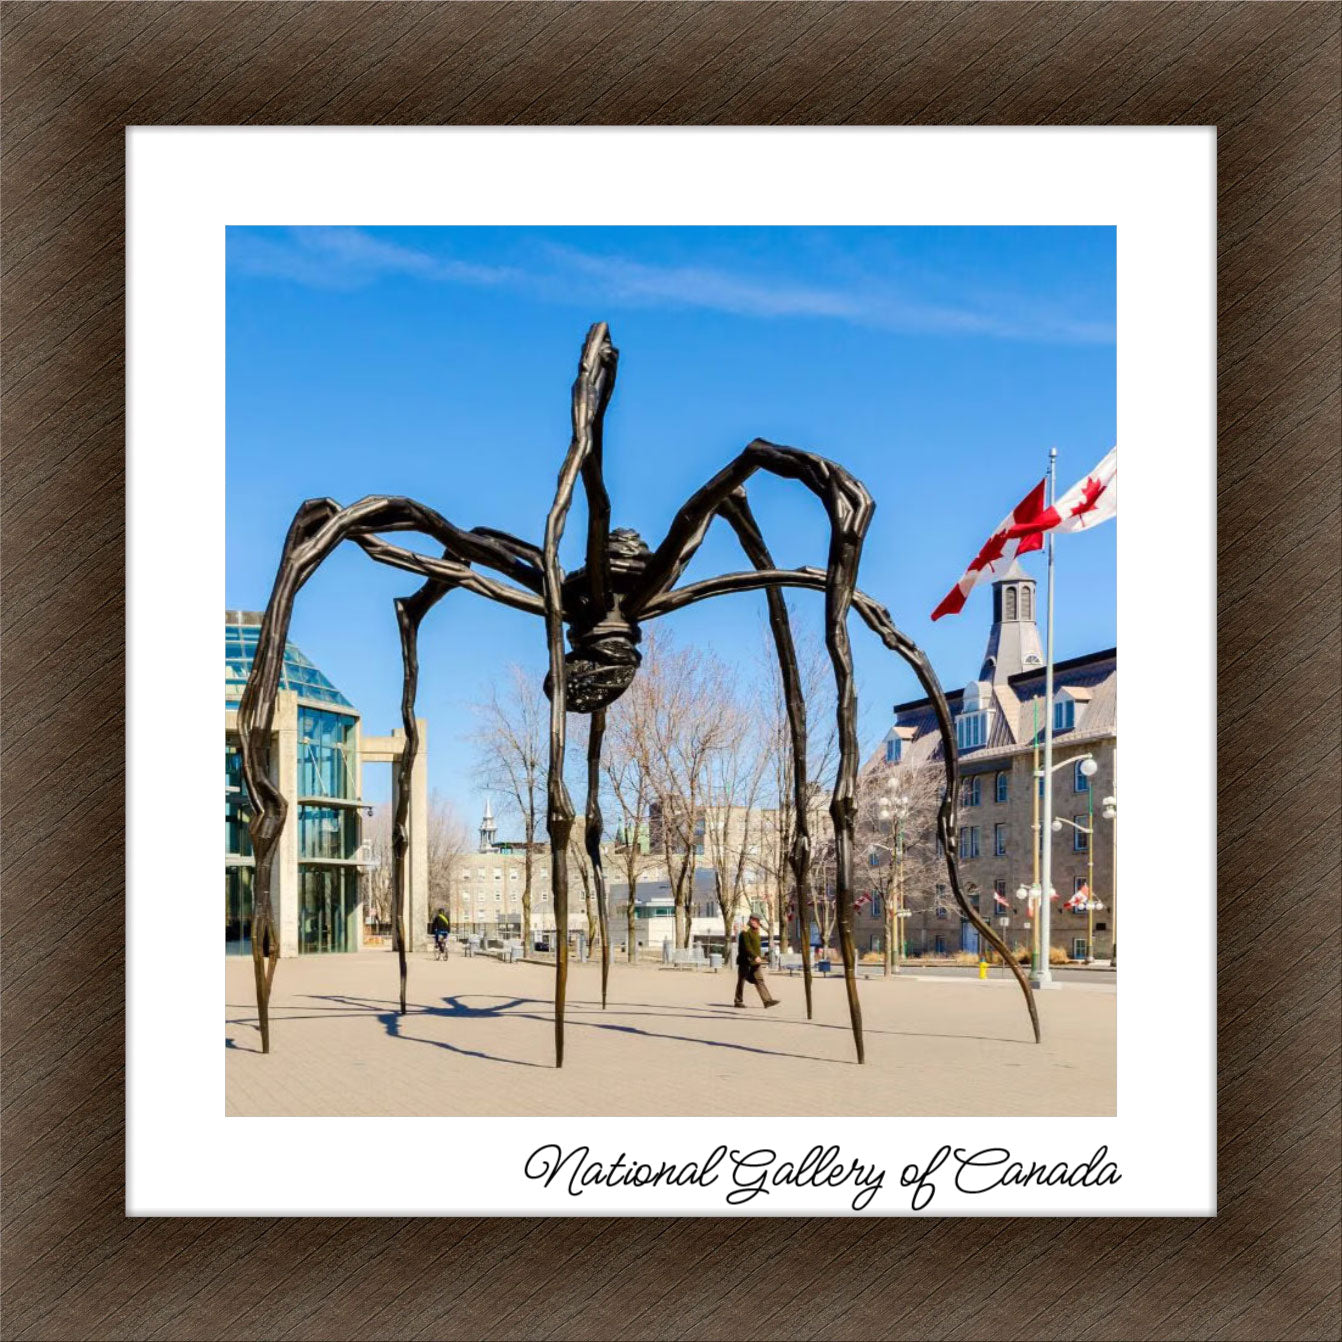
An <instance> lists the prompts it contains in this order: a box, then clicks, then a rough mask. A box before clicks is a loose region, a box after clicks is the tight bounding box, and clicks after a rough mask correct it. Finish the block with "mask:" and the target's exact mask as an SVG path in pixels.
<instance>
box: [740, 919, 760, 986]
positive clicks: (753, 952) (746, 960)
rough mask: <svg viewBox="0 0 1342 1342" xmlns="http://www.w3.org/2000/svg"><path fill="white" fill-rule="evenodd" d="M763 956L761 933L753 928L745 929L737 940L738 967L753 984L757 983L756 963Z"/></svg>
mask: <svg viewBox="0 0 1342 1342" xmlns="http://www.w3.org/2000/svg"><path fill="white" fill-rule="evenodd" d="M763 954H764V952H763V951H762V950H761V949H760V934H759V932H758V931H756V929H755V928H753V927H747V928H745V929H744V930H743V931H742V933H741V935H740V936H739V937H737V938H736V967H737V969H739V970H740V971H741V973H742V975H743V976H744V977H745V978H747V979H749V980H750V982H751V983H754V982H755V961H756V960H758V959H759V958H760V956H761V955H763Z"/></svg>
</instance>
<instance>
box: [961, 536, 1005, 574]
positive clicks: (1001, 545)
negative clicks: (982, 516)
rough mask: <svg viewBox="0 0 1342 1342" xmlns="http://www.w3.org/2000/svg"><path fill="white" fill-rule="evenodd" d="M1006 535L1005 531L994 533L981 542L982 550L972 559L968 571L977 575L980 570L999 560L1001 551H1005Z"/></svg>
mask: <svg viewBox="0 0 1342 1342" xmlns="http://www.w3.org/2000/svg"><path fill="white" fill-rule="evenodd" d="M1006 543H1007V534H1006V532H1005V531H996V532H994V533H993V534H992V535H991V536H989V537H988V539H987V540H986V541H984V542H983V549H981V550H980V551H979V552H978V554H977V555H976V556H975V557H974V562H973V563H972V564H970V566H969V571H970V572H971V573H977V572H978V571H979V570H980V569H983V568H987V567H988V565H989V564H991V563H992V562H993V561H994V560H996V559H1001V557H1002V551H1003V550H1005V549H1006Z"/></svg>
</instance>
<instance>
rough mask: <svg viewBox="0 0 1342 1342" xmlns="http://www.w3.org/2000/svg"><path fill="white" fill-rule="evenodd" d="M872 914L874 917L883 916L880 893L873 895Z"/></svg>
mask: <svg viewBox="0 0 1342 1342" xmlns="http://www.w3.org/2000/svg"><path fill="white" fill-rule="evenodd" d="M871 916H872V917H873V918H879V917H880V916H881V897H880V895H872V897H871Z"/></svg>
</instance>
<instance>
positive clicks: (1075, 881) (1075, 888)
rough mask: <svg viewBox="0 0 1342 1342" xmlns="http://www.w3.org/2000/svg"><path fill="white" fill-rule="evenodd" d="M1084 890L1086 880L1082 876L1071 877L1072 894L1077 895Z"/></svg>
mask: <svg viewBox="0 0 1342 1342" xmlns="http://www.w3.org/2000/svg"><path fill="white" fill-rule="evenodd" d="M1085 888H1086V878H1085V877H1084V876H1073V877H1072V893H1073V894H1074V895H1079V894H1080V893H1081V892H1082V891H1083V890H1084V889H1085Z"/></svg>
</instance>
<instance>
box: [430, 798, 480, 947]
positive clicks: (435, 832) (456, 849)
mask: <svg viewBox="0 0 1342 1342" xmlns="http://www.w3.org/2000/svg"><path fill="white" fill-rule="evenodd" d="M469 847H470V830H469V829H468V828H467V827H466V822H465V821H464V820H463V819H462V818H461V816H460V815H459V814H458V812H457V809H456V807H454V806H453V805H452V803H451V802H450V801H448V800H447V799H446V798H445V797H443V796H441V795H440V794H439V793H437V792H435V793H434V794H433V796H432V797H431V798H430V799H429V832H428V859H429V910H430V912H432V911H433V910H434V909H440V908H441V909H443V910H445V911H446V913H447V918H448V921H449V922H450V923H451V924H452V926H453V927H457V926H459V924H460V921H461V919H460V913H461V882H460V880H459V879H458V878H459V874H460V869H461V855H462V854H463V853H465V852H466V851H467V850H468V849H469Z"/></svg>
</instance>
